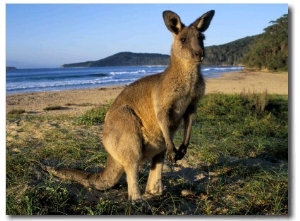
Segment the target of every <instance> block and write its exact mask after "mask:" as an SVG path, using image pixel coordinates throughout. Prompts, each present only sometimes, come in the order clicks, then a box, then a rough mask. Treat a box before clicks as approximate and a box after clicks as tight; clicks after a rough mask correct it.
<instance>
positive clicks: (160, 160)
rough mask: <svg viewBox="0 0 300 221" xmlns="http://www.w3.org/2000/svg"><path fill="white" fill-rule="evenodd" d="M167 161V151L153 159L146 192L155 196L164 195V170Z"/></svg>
mask: <svg viewBox="0 0 300 221" xmlns="http://www.w3.org/2000/svg"><path fill="white" fill-rule="evenodd" d="M164 159H165V151H163V152H161V153H159V154H157V155H155V156H154V157H153V158H152V164H151V168H150V173H149V177H148V181H147V186H146V192H147V193H150V194H154V195H161V194H162V169H163V164H164Z"/></svg>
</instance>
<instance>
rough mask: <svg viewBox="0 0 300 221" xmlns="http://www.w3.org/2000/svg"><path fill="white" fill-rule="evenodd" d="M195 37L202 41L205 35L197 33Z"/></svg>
mask: <svg viewBox="0 0 300 221" xmlns="http://www.w3.org/2000/svg"><path fill="white" fill-rule="evenodd" d="M197 38H198V39H199V40H202V41H204V40H205V36H204V35H198V36H197Z"/></svg>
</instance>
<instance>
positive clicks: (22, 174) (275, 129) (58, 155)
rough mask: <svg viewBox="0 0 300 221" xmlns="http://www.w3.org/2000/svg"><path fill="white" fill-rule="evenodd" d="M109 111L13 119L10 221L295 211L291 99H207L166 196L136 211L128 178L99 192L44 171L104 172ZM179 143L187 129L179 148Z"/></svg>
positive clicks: (168, 170) (172, 170)
mask: <svg viewBox="0 0 300 221" xmlns="http://www.w3.org/2000/svg"><path fill="white" fill-rule="evenodd" d="M110 104H111V102H109V104H107V105H105V106H102V107H93V108H92V109H90V110H88V111H87V112H86V113H84V114H82V115H80V116H73V115H72V116H70V115H35V114H30V113H24V112H22V113H18V112H16V113H9V114H7V120H6V121H7V122H6V124H7V134H6V143H7V146H6V182H7V183H6V186H7V190H6V213H7V214H9V215H36V214H39V215H46V214H47V215H48V214H78V215H79V214H80V215H82V214H84V215H87V214H89V215H101V214H118V215H130V214H132V215H133V214H135V215H140V214H149V215H208V214H209V215H229V214H231V215H287V214H288V212H289V209H288V186H289V185H288V131H289V130H288V96H286V95H270V94H268V93H267V92H266V91H265V92H262V93H255V92H249V91H244V92H243V93H241V94H222V93H216V94H208V95H205V97H204V98H203V99H202V100H201V102H200V104H199V108H198V110H197V114H196V118H195V122H194V124H193V130H192V135H191V142H190V146H189V149H188V152H187V154H186V156H185V157H184V158H183V160H181V161H179V162H178V165H175V166H174V165H169V164H168V163H166V165H165V167H164V173H163V186H164V191H163V195H162V196H160V197H149V198H148V200H146V201H144V202H143V203H136V204H131V203H129V202H128V201H127V186H126V185H127V184H126V179H125V176H124V177H122V178H121V180H120V182H119V183H118V184H117V185H116V186H114V187H113V188H112V189H110V190H106V191H96V190H93V189H86V188H83V187H81V186H80V185H78V184H76V183H72V182H69V181H62V180H60V179H58V178H56V177H54V176H52V175H51V174H48V173H45V172H44V171H43V170H42V169H41V167H40V163H42V164H44V165H51V166H62V167H71V168H77V169H81V170H86V171H89V172H97V171H99V170H101V169H102V168H103V167H104V166H105V162H106V152H105V150H104V147H103V145H102V143H101V134H102V126H103V120H104V116H105V113H106V111H107V109H108V107H109V105H110ZM182 137H183V129H182V128H180V129H179V131H178V133H177V135H176V137H175V139H174V142H175V144H176V146H177V147H178V146H179V145H180V143H181V141H182ZM148 172H149V164H147V165H145V167H144V168H143V169H142V170H141V171H140V174H139V175H140V176H139V177H140V180H139V182H140V186H141V191H142V192H143V191H144V189H145V186H146V182H147V176H148ZM183 190H184V191H185V193H184V192H183Z"/></svg>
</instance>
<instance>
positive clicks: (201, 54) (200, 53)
mask: <svg viewBox="0 0 300 221" xmlns="http://www.w3.org/2000/svg"><path fill="white" fill-rule="evenodd" d="M194 54H195V56H196V58H197V60H198V61H199V62H202V61H203V60H204V52H203V51H202V50H201V51H195V52H194Z"/></svg>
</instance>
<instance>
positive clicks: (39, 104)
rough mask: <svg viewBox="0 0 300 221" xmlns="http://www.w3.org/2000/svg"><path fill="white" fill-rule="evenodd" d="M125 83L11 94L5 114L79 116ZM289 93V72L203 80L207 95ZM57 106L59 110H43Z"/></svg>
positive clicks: (107, 97)
mask: <svg viewBox="0 0 300 221" xmlns="http://www.w3.org/2000/svg"><path fill="white" fill-rule="evenodd" d="M125 87H126V86H116V87H105V88H94V89H84V90H68V91H57V92H39V93H26V94H12V95H7V96H6V113H9V112H10V111H12V110H20V109H22V110H25V113H27V114H40V115H49V114H55V115H56V114H70V115H80V114H82V113H84V112H85V111H86V110H88V109H91V108H92V107H95V106H100V105H104V104H106V103H108V102H109V101H110V100H113V99H115V98H116V97H117V96H118V94H119V93H120V92H121V91H122V90H123V89H124V88H125ZM265 90H267V92H268V93H269V94H281V95H288V74H287V73H270V72H249V71H248V72H234V73H225V74H224V75H222V76H221V77H219V78H211V79H207V80H206V94H209V93H237V94H239V93H242V92H264V91H265ZM53 106H60V107H63V109H61V110H52V111H46V110H44V109H45V108H47V107H53Z"/></svg>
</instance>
